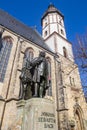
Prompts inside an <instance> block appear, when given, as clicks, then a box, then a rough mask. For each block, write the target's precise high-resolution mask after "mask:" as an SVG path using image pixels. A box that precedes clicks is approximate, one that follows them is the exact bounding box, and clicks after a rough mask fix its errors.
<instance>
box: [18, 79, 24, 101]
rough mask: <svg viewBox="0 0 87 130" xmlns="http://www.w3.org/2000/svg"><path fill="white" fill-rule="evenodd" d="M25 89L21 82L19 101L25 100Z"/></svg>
mask: <svg viewBox="0 0 87 130" xmlns="http://www.w3.org/2000/svg"><path fill="white" fill-rule="evenodd" d="M23 89H24V84H23V83H22V82H21V81H20V92H19V99H23Z"/></svg>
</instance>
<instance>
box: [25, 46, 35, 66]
mask: <svg viewBox="0 0 87 130" xmlns="http://www.w3.org/2000/svg"><path fill="white" fill-rule="evenodd" d="M33 57H34V53H33V49H32V48H28V49H26V51H25V54H24V61H23V66H25V65H26V62H27V60H28V61H31V60H32V59H33Z"/></svg>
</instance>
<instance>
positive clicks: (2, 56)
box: [0, 36, 12, 82]
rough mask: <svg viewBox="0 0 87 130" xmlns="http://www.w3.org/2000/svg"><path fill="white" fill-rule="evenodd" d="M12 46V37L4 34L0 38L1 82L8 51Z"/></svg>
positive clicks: (6, 63)
mask: <svg viewBox="0 0 87 130" xmlns="http://www.w3.org/2000/svg"><path fill="white" fill-rule="evenodd" d="M11 48H12V38H11V37H10V36H6V37H4V38H3V39H2V48H1V50H0V82H3V80H4V77H5V73H6V69H7V65H8V61H9V57H10V52H11Z"/></svg>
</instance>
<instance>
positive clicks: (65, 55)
mask: <svg viewBox="0 0 87 130" xmlns="http://www.w3.org/2000/svg"><path fill="white" fill-rule="evenodd" d="M63 55H64V57H66V58H67V50H66V48H65V47H63Z"/></svg>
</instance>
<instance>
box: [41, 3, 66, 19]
mask: <svg viewBox="0 0 87 130" xmlns="http://www.w3.org/2000/svg"><path fill="white" fill-rule="evenodd" d="M49 13H58V14H59V15H61V16H62V17H63V18H64V16H63V14H62V13H61V12H60V11H59V10H58V9H57V8H56V7H55V6H54V5H53V4H50V5H49V6H48V9H47V10H46V11H45V13H44V14H43V16H42V19H43V18H44V17H45V16H46V15H47V14H49Z"/></svg>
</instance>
